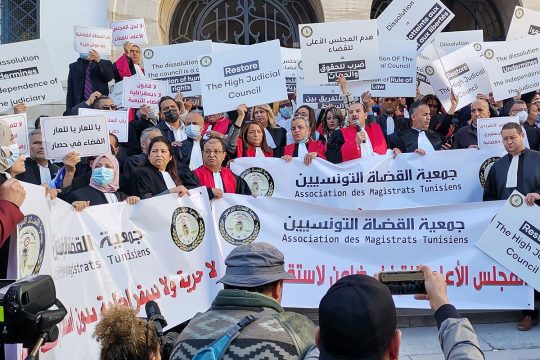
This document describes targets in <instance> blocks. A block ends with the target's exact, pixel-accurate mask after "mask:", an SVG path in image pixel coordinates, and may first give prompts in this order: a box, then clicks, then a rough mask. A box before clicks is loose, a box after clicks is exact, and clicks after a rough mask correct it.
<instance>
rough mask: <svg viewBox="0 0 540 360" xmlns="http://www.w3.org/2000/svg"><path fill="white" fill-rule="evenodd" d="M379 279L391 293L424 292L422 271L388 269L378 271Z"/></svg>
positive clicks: (408, 293) (410, 293) (409, 293)
mask: <svg viewBox="0 0 540 360" xmlns="http://www.w3.org/2000/svg"><path fill="white" fill-rule="evenodd" d="M379 280H380V281H381V282H382V283H383V284H384V285H386V286H387V287H388V289H389V290H390V293H391V294H392V295H415V294H426V283H425V280H424V273H423V272H422V271H420V270H418V271H388V272H381V273H379Z"/></svg>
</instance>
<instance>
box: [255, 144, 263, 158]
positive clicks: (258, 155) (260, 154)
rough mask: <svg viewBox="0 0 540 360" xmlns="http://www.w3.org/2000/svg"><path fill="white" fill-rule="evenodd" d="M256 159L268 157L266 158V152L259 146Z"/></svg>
mask: <svg viewBox="0 0 540 360" xmlns="http://www.w3.org/2000/svg"><path fill="white" fill-rule="evenodd" d="M255 157H262V158H263V157H266V156H264V152H263V151H262V149H261V148H260V147H259V146H257V147H256V148H255Z"/></svg>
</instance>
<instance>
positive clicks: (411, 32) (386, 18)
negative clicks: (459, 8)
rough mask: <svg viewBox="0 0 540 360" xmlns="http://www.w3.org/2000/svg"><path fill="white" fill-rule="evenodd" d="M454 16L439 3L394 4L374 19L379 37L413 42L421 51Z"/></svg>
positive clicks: (410, 1) (434, 0)
mask: <svg viewBox="0 0 540 360" xmlns="http://www.w3.org/2000/svg"><path fill="white" fill-rule="evenodd" d="M453 18H454V14H453V13H452V12H451V11H450V10H449V9H448V8H447V7H446V6H444V4H443V3H442V2H441V1H439V0H422V1H418V0H416V1H415V0H394V1H392V2H391V3H390V5H388V7H387V8H386V10H384V11H383V13H382V14H381V15H379V17H378V18H377V25H378V27H379V36H380V37H393V38H397V39H408V40H415V41H416V43H417V49H418V51H419V52H420V51H422V50H423V49H424V47H425V46H426V45H428V44H429V43H431V41H433V38H434V37H435V36H436V35H437V34H438V33H440V32H441V31H442V30H443V29H444V28H445V27H446V25H448V23H450V20H452V19H453Z"/></svg>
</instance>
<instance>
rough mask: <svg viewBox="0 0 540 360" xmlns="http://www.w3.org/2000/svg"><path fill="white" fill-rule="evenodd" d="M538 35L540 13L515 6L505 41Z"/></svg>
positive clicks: (539, 32)
mask: <svg viewBox="0 0 540 360" xmlns="http://www.w3.org/2000/svg"><path fill="white" fill-rule="evenodd" d="M537 34H540V12H538V11H534V10H531V9H526V8H524V7H521V6H516V9H515V10H514V16H513V17H512V21H511V22H510V28H509V29H508V34H507V35H506V41H511V40H519V39H521V38H523V37H527V36H530V35H537Z"/></svg>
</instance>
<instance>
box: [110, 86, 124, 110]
mask: <svg viewBox="0 0 540 360" xmlns="http://www.w3.org/2000/svg"><path fill="white" fill-rule="evenodd" d="M123 92H124V83H123V81H119V82H117V83H114V85H113V86H112V88H111V91H110V92H109V98H110V99H111V100H112V101H113V102H114V105H116V107H118V108H121V107H123V106H122V97H123Z"/></svg>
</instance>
